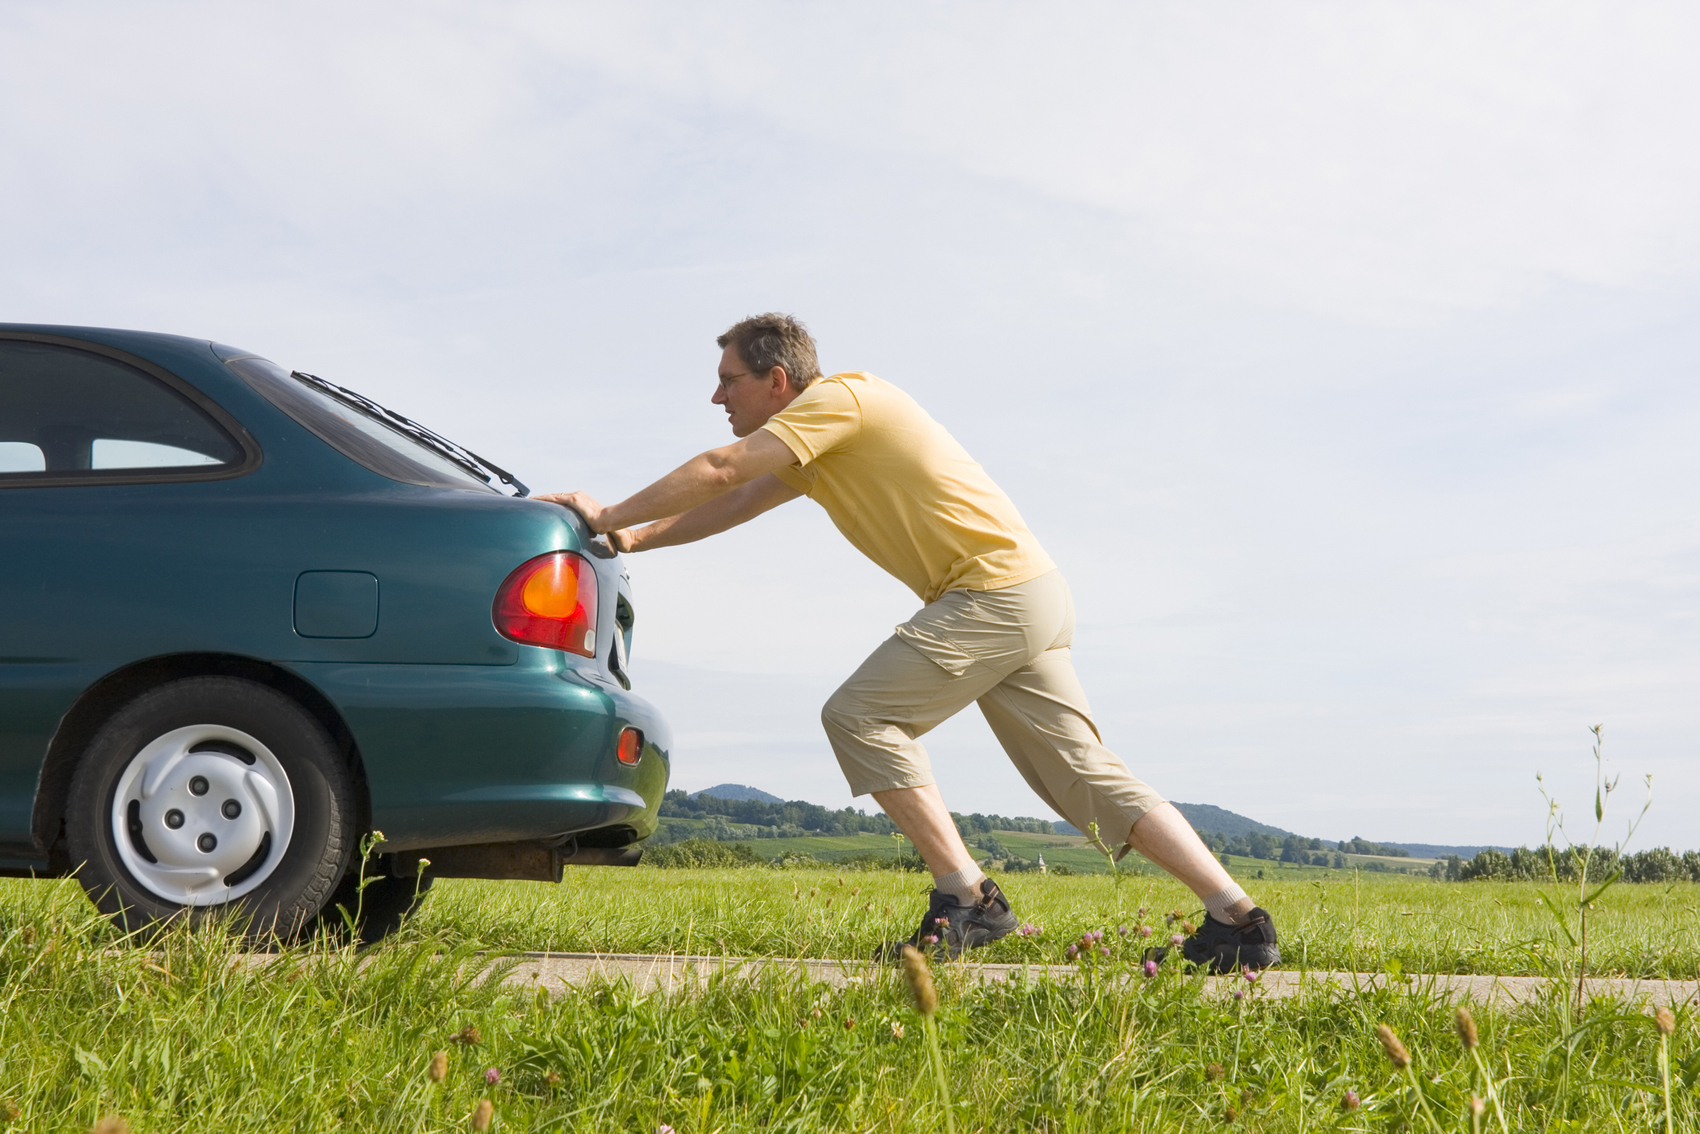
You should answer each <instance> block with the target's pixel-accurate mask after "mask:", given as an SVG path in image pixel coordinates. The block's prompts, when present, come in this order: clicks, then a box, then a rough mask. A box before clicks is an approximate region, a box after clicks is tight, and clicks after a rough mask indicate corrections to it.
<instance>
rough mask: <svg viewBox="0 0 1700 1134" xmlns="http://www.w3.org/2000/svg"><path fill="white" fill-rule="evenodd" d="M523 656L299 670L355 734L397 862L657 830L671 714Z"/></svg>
mask: <svg viewBox="0 0 1700 1134" xmlns="http://www.w3.org/2000/svg"><path fill="white" fill-rule="evenodd" d="M521 653H522V658H521V661H520V662H519V664H517V665H512V666H475V665H470V666H461V665H386V664H359V665H350V664H344V663H305V664H296V665H294V666H292V668H293V669H295V670H296V671H297V672H299V673H300V674H301V676H302V677H303V678H305V679H306V680H308V681H310V682H312V683H313V684H314V685H315V686H317V687H318V688H319V689H320V690H321V691H322V692H323V693H324V694H325V695H326V696H327V697H328V698H329V699H330V700H331V702H332V703H333V704H335V705H336V706H337V708H338V709H339V710H340V711H341V713H342V715H343V719H344V720H345V721H346V722H347V723H348V727H349V730H350V731H351V732H352V733H353V738H354V743H355V745H356V747H357V749H358V753H359V757H360V760H361V763H362V765H363V767H364V770H365V776H366V785H367V790H368V792H369V795H370V804H371V815H372V826H373V829H375V830H378V831H382V832H383V834H384V845H383V850H384V851H385V852H386V853H391V854H395V853H400V852H405V851H408V850H415V849H423V848H429V847H448V846H461V845H467V844H475V843H516V842H537V841H544V842H546V841H549V840H555V839H565V838H567V837H569V836H571V835H573V834H576V833H578V832H583V831H589V830H593V829H595V828H598V827H608V826H611V825H615V824H623V825H626V826H630V827H631V828H632V830H633V833H634V835H635V837H637V838H643V837H646V836H648V835H649V834H651V833H652V832H653V831H654V830H655V826H656V809H657V808H658V807H659V806H660V804H661V796H662V794H663V793H664V792H665V791H666V790H667V779H668V774H669V753H670V751H671V748H672V735H671V733H670V731H669V730H668V728H667V724H666V722H665V721H664V720H663V719H662V718H661V715H660V713H659V712H657V711H656V710H655V708H654V706H652V705H650V704H649V703H648V702H647V701H645V700H643V698H641V697H636V696H634V695H632V694H631V693H629V692H627V691H625V690H624V689H621V688H620V687H619V686H617V685H614V684H612V683H611V682H609V681H608V680H607V678H606V677H604V676H603V675H601V674H600V673H597V672H595V671H589V672H585V671H580V670H579V669H577V668H575V667H574V666H573V665H571V664H569V663H567V662H566V661H564V660H563V657H562V655H560V654H558V653H555V652H554V651H551V650H541V649H534V648H531V647H523V648H522V649H521ZM627 726H631V727H634V728H638V729H641V730H642V731H643V734H644V745H643V753H642V755H641V757H640V758H639V760H638V763H637V765H636V766H628V765H625V764H622V763H620V761H619V759H618V757H617V755H616V747H617V745H618V742H619V736H620V731H621V730H622V729H623V728H625V727H627Z"/></svg>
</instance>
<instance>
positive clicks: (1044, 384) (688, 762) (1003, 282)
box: [0, 0, 1700, 848]
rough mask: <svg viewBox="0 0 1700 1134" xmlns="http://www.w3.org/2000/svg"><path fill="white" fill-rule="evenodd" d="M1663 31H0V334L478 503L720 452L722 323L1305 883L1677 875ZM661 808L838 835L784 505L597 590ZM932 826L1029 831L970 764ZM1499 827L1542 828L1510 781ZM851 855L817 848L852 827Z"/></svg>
mask: <svg viewBox="0 0 1700 1134" xmlns="http://www.w3.org/2000/svg"><path fill="white" fill-rule="evenodd" d="M1697 47H1700V13H1697V12H1696V10H1695V9H1693V8H1692V6H1688V5H1683V4H1671V5H1658V4H1638V3H1599V4H1589V3H1565V2H1541V3H1519V4H1503V3H1491V2H1469V3H1463V2H1457V3H1446V2H1434V3H1421V4H1403V3H1375V2H1370V3H1362V4H1354V5H1349V6H1347V5H1339V4H1333V3H1296V2H1295V3H1255V4H1252V3H1220V4H1214V5H1197V4H1190V3H1178V2H1176V3H1135V4H1127V3H1115V4H1084V3H1083V4H1050V5H1034V4H1016V3H998V2H982V3H973V4H968V3H905V4H893V3H862V4H857V5H843V4H824V3H797V2H792V3H765V4H764V3H740V2H733V3H726V4H717V5H689V4H655V3H642V2H631V3H621V4H574V3H559V2H551V3H522V2H501V0H484V2H481V3H478V4H470V3H467V4H450V3H416V4H408V5H400V4H370V3H357V2H356V3H350V2H347V0H343V2H339V3H335V4H315V3H291V4H288V5H267V4H250V3H230V2H228V0H221V2H218V3H172V2H168V0H159V2H154V3H149V4H145V5H140V4H132V3H97V2H88V3H73V4H65V3H45V2H36V0H10V2H9V3H7V4H5V5H4V6H0V155H3V156H0V215H4V216H5V217H6V218H7V224H6V240H5V243H4V246H3V250H0V319H3V320H8V321H29V322H47V323H64V324H79V325H100V326H121V327H133V328H140V329H146V330H157V331H168V332H175V333H180V334H187V335H194V336H200V337H206V338H212V339H217V340H220V341H223V342H227V343H231V344H235V345H239V346H241V347H244V348H246V349H250V350H254V351H257V352H260V353H262V354H264V355H266V356H268V357H270V358H272V359H274V360H276V361H278V362H280V363H283V364H285V365H287V366H290V367H294V368H300V369H304V370H309V371H312V372H314V373H318V374H321V375H324V376H325V377H327V378H330V379H331V380H333V381H336V382H339V383H342V384H344V385H347V386H350V387H352V388H354V389H357V390H359V391H361V392H362V393H365V394H368V395H370V396H372V397H375V398H377V399H378V400H380V401H382V402H385V403H386V404H389V405H391V406H393V407H394V408H396V409H398V410H400V411H401V412H403V413H406V414H407V415H409V416H411V417H414V418H416V419H418V420H421V421H423V422H425V423H426V424H428V425H432V426H434V427H436V428H438V429H439V430H441V431H442V432H444V433H447V434H449V435H450V436H452V437H454V438H455V439H456V440H458V441H460V442H461V443H463V444H465V445H467V446H468V447H470V448H472V449H474V450H476V451H478V452H481V453H484V454H486V455H488V456H490V457H491V458H492V459H494V460H496V461H497V462H498V463H500V464H502V465H504V466H506V467H508V468H511V469H513V470H514V471H516V472H517V473H518V474H519V475H520V476H521V478H522V479H524V480H525V481H527V482H528V483H530V484H531V485H532V486H534V488H536V489H537V490H540V491H541V490H550V491H566V490H572V489H582V490H585V491H589V492H591V493H592V494H593V495H595V496H597V497H598V498H599V499H602V500H603V501H605V502H612V501H614V500H617V499H620V498H622V497H624V496H625V495H627V494H629V493H630V492H632V491H635V490H636V489H638V488H640V487H642V486H643V485H644V484H646V483H648V482H649V481H651V480H653V479H655V478H656V477H658V476H660V475H661V474H663V473H665V472H667V471H668V470H669V469H671V468H673V467H674V466H676V465H677V464H679V463H681V462H682V461H683V460H685V459H686V458H688V457H690V456H691V455H693V454H694V453H697V452H699V451H701V450H704V449H707V448H711V447H713V446H716V445H720V444H724V443H726V442H727V441H728V440H730V436H729V434H728V432H727V430H726V425H725V421H724V418H723V415H722V414H721V412H720V411H719V410H718V409H717V408H716V407H713V406H711V405H710V404H709V396H710V394H711V392H712V389H713V384H714V374H715V366H716V363H717V361H718V349H717V348H716V347H715V345H714V337H715V335H717V334H718V333H719V332H720V331H722V330H723V329H724V328H725V327H726V326H728V325H729V324H731V323H732V322H734V321H736V320H737V319H739V318H741V317H743V316H745V315H748V314H752V313H755V312H759V311H767V310H780V311H787V312H792V313H795V314H796V315H798V316H800V317H801V318H802V319H804V320H805V321H806V322H807V324H808V325H809V326H810V328H811V329H812V330H813V332H814V333H815V336H816V338H817V339H818V341H819V344H820V353H821V359H822V363H823V365H824V366H825V367H826V368H827V370H828V371H829V372H830V371H833V370H850V369H858V370H868V371H871V372H873V373H876V374H878V375H880V376H881V377H883V378H886V379H888V380H890V381H893V382H895V383H897V384H898V385H900V386H902V387H904V388H905V389H907V390H908V391H909V392H911V393H912V394H914V395H915V396H916V397H917V399H919V400H920V402H921V403H922V404H923V405H924V406H926V407H927V408H928V409H929V410H930V411H931V413H932V414H933V416H934V417H936V418H937V419H938V420H939V421H941V422H942V423H943V424H944V425H945V426H946V427H947V428H948V429H950V430H951V431H952V432H953V433H954V434H955V435H956V436H957V438H958V439H960V440H961V441H962V442H963V443H964V444H965V445H966V446H967V448H968V450H969V451H970V452H971V453H972V454H974V455H975V457H976V459H978V460H979V461H980V462H981V463H982V464H983V465H984V466H985V467H986V468H987V470H988V471H989V472H990V473H991V474H992V476H993V477H994V478H995V479H996V480H997V481H998V483H999V484H1000V485H1002V486H1003V487H1004V489H1005V490H1006V491H1007V492H1008V493H1009V494H1010V496H1011V497H1012V498H1013V499H1014V500H1015V502H1016V504H1017V506H1018V507H1019V508H1020V509H1021V511H1022V514H1023V515H1024V517H1025V518H1026V520H1027V522H1028V525H1029V526H1030V527H1031V528H1032V530H1033V531H1034V533H1035V534H1036V535H1037V536H1038V538H1039V539H1040V540H1041V541H1042V542H1043V544H1044V546H1045V547H1046V549H1047V550H1048V551H1049V552H1050V554H1051V556H1052V557H1053V558H1054V559H1055V560H1057V561H1058V563H1059V564H1060V565H1061V566H1062V568H1063V570H1064V572H1065V574H1066V575H1067V577H1068V579H1069V580H1070V583H1071V586H1072V587H1073V590H1074V594H1075V600H1076V605H1077V609H1078V613H1079V630H1078V633H1077V637H1076V645H1075V651H1074V653H1075V661H1076V665H1077V667H1078V669H1079V670H1080V673H1081V675H1082V679H1083V681H1084V682H1085V685H1086V689H1087V692H1088V694H1089V696H1090V697H1091V699H1092V702H1093V706H1094V710H1095V712H1096V714H1097V717H1098V723H1099V726H1100V728H1101V731H1102V732H1103V734H1104V737H1105V739H1106V741H1107V742H1108V743H1109V744H1110V746H1111V747H1112V748H1114V749H1115V750H1116V751H1117V752H1119V753H1120V754H1121V755H1122V756H1123V757H1124V758H1125V759H1126V760H1127V762H1128V763H1129V765H1130V766H1131V767H1132V768H1133V769H1134V771H1135V773H1136V774H1138V775H1140V776H1141V777H1142V778H1144V779H1146V780H1147V781H1149V782H1150V783H1152V784H1153V785H1154V786H1155V787H1156V788H1157V789H1158V790H1159V791H1161V792H1163V793H1164V794H1165V795H1167V796H1168V797H1169V798H1172V799H1177V800H1182V801H1186V802H1194V803H1210V804H1215V805H1217V806H1221V807H1226V808H1229V809H1231V810H1234V811H1238V812H1240V813H1242V814H1246V815H1250V816H1252V817H1254V818H1256V819H1258V820H1260V821H1263V822H1266V823H1272V824H1275V825H1277V826H1280V827H1284V828H1287V829H1290V830H1295V831H1299V832H1301V833H1303V834H1306V835H1312V836H1319V837H1323V838H1329V839H1342V838H1349V837H1351V836H1353V835H1362V836H1364V837H1366V838H1371V839H1381V840H1401V841H1412V842H1438V843H1488V842H1492V843H1512V844H1515V843H1519V842H1531V843H1532V842H1537V841H1539V840H1540V839H1542V838H1543V837H1544V835H1545V830H1546V822H1547V814H1548V812H1547V805H1546V803H1545V801H1544V800H1543V797H1542V794H1541V790H1540V789H1541V787H1542V784H1543V783H1544V785H1545V787H1546V789H1547V790H1548V791H1549V792H1550V793H1551V794H1552V795H1553V796H1555V797H1556V798H1557V799H1558V800H1559V802H1560V803H1561V805H1562V806H1563V809H1564V813H1565V815H1566V817H1567V829H1568V830H1569V831H1570V833H1571V834H1572V836H1574V837H1576V838H1578V839H1581V838H1585V837H1588V836H1589V835H1591V833H1592V821H1591V812H1592V801H1593V792H1594V772H1595V765H1594V761H1593V758H1592V756H1591V745H1592V740H1593V738H1592V736H1591V734H1590V732H1589V727H1590V726H1592V725H1596V724H1604V726H1605V737H1606V742H1605V756H1606V769H1607V773H1608V775H1610V776H1616V777H1620V787H1619V790H1618V792H1617V793H1616V794H1614V795H1613V796H1612V797H1611V810H1610V811H1609V812H1608V816H1607V825H1606V828H1605V832H1604V836H1605V838H1606V840H1607V841H1608V842H1609V841H1615V840H1616V839H1619V838H1621V837H1622V836H1623V833H1624V829H1625V824H1626V821H1627V820H1629V819H1631V818H1633V816H1634V815H1635V814H1636V813H1637V812H1638V811H1639V810H1640V808H1641V806H1642V803H1643V802H1644V801H1645V798H1646V788H1645V786H1644V783H1643V780H1644V777H1646V776H1647V775H1651V776H1652V777H1653V781H1652V807H1651V810H1650V811H1649V812H1648V814H1647V818H1646V820H1645V822H1644V824H1643V826H1642V827H1641V829H1640V831H1639V833H1638V834H1637V836H1636V838H1635V841H1634V843H1633V844H1632V846H1634V847H1642V846H1650V845H1660V844H1671V845H1675V846H1677V847H1678V848H1684V847H1695V846H1700V835H1696V833H1695V832H1696V831H1697V830H1700V826H1697V825H1696V824H1695V822H1694V821H1693V819H1692V818H1691V816H1692V813H1693V812H1694V810H1695V808H1696V806H1697V805H1700V760H1697V759H1696V757H1697V756H1700V514H1697V509H1696V507H1695V504H1696V495H1697V490H1700V444H1696V442H1695V438H1696V437H1697V436H1700V382H1697V381H1696V379H1697V377H1700V374H1697V369H1700V367H1697V364H1700V325H1697V323H1696V319H1695V314H1696V301H1697V300H1700V207H1696V202H1697V201H1700V146H1696V145H1695V144H1694V141H1695V139H1696V138H1697V137H1700V69H1696V68H1695V67H1694V66H1693V65H1692V60H1693V58H1694V56H1695V51H1696V48H1697ZM630 571H631V574H632V578H633V583H634V588H635V592H636V600H637V601H636V606H637V616H638V625H637V632H636V641H635V650H634V658H633V667H634V678H635V681H636V686H635V688H636V691H638V692H641V693H643V694H644V695H645V696H646V697H648V698H649V699H651V700H652V701H654V702H655V703H656V704H657V705H658V706H659V707H660V708H661V709H662V710H663V712H664V713H665V714H666V716H667V717H668V718H669V720H670V721H671V722H672V725H673V727H674V730H675V733H676V745H675V751H674V762H673V783H674V785H675V786H678V787H684V788H687V789H696V788H701V787H706V786H709V785H712V784H717V783H722V782H728V781H730V782H737V783H748V784H753V785H756V786H758V787H761V788H763V789H765V790H767V791H770V792H774V793H777V794H779V795H782V796H785V797H787V798H801V799H808V800H812V801H815V802H818V803H823V804H828V805H831V806H844V805H847V804H849V803H851V802H852V801H851V799H850V797H849V794H848V790H847V789H846V787H845V785H844V782H843V779H842V777H841V775H840V773H839V771H838V769H837V766H836V763H835V762H834V761H833V759H832V756H831V752H830V749H829V748H828V747H827V744H826V742H825V739H824V736H823V735H822V733H821V731H820V726H819V723H818V713H819V706H820V705H821V703H822V702H824V700H825V699H826V697H827V696H828V695H829V694H830V693H831V691H832V690H833V689H834V688H835V687H836V685H837V683H838V682H839V681H841V680H842V679H843V678H844V677H845V676H846V675H848V674H849V672H850V671H851V670H852V669H854V668H855V666H856V665H857V664H858V663H859V661H860V660H861V658H862V657H863V656H865V655H866V654H867V653H868V652H869V651H871V650H872V649H873V648H874V646H875V645H877V644H878V643H879V642H880V641H881V640H882V639H883V638H884V637H885V636H887V635H889V634H890V632H891V628H892V627H893V626H894V625H896V624H897V623H898V622H901V621H903V620H904V619H906V618H907V617H909V615H910V614H911V613H913V611H914V609H915V607H916V606H917V605H918V603H917V600H916V599H915V598H914V596H913V595H911V594H910V593H909V592H908V591H906V590H905V589H904V588H903V587H902V586H901V585H899V584H898V583H896V582H895V581H894V580H892V579H890V578H888V577H886V576H884V575H883V574H881V573H880V571H879V570H878V569H877V568H875V567H874V566H873V565H872V564H871V563H869V562H867V561H865V560H863V559H862V558H861V557H860V556H859V555H857V554H856V553H855V552H854V551H853V550H852V549H851V548H850V547H849V546H848V545H847V544H846V543H845V542H844V541H843V540H842V538H841V537H840V536H838V535H837V533H836V532H835V531H834V530H833V528H832V527H831V525H830V523H829V522H828V521H827V520H826V518H825V516H824V514H823V513H821V511H820V510H819V509H818V508H817V507H816V506H815V505H813V504H812V503H810V502H809V501H807V500H799V501H797V502H795V503H793V504H790V505H787V506H786V507H784V508H780V509H778V510H776V511H775V512H773V513H770V514H769V515H767V516H764V517H762V518H760V519H759V520H757V521H755V522H753V523H751V524H750V525H747V526H746V527H744V528H742V529H739V530H737V531H735V532H732V533H728V534H726V535H724V536H722V537H719V538H718V539H715V540H711V541H708V542H705V543H702V544H698V545H693V546H691V547H687V548H677V549H663V550H659V551H654V552H650V553H647V554H640V555H636V556H633V557H631V561H630ZM928 745H929V748H930V750H931V752H932V757H933V763H934V767H935V771H936V773H937V776H938V779H939V782H940V786H941V789H942V790H943V791H944V794H945V798H946V800H947V801H948V802H949V803H950V805H951V806H952V807H953V808H954V809H956V810H959V811H965V812H967V811H984V812H997V813H1001V814H1006V815H1031V814H1043V813H1044V810H1043V805H1042V804H1040V803H1039V801H1038V800H1037V799H1036V798H1035V797H1033V796H1032V795H1031V794H1030V793H1029V792H1028V790H1027V789H1026V787H1025V785H1024V784H1023V783H1022V782H1021V780H1020V778H1019V777H1018V776H1017V774H1016V773H1015V772H1014V770H1013V768H1011V767H1010V765H1009V764H1008V762H1007V760H1006V759H1005V758H1004V757H1003V755H1002V754H1001V752H1000V751H999V750H998V748H997V746H996V743H995V741H994V740H993V738H992V737H991V734H990V732H989V731H988V730H987V728H986V726H985V725H984V723H983V722H982V721H981V720H980V719H979V718H978V716H977V714H976V713H975V712H974V710H972V709H971V710H969V711H968V712H966V713H964V714H962V715H961V716H959V717H958V718H957V719H955V720H953V721H951V722H949V723H948V724H946V725H945V726H943V727H941V728H940V729H938V730H937V731H935V732H934V733H933V734H932V735H931V736H929V738H928ZM1537 774H1539V775H1540V776H1542V777H1543V780H1542V781H1541V782H1537V779H1536V777H1537ZM855 803H856V804H857V805H859V806H863V807H871V801H870V800H868V799H866V798H863V799H860V800H856V801H855Z"/></svg>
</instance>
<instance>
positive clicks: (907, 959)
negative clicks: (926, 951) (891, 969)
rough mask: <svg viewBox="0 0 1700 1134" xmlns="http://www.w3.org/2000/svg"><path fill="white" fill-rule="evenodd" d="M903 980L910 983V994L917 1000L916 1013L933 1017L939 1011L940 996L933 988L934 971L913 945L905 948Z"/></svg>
mask: <svg viewBox="0 0 1700 1134" xmlns="http://www.w3.org/2000/svg"><path fill="white" fill-rule="evenodd" d="M903 979H904V980H906V981H908V982H909V994H910V995H911V996H913V997H914V998H915V1011H917V1012H919V1013H921V1015H923V1016H931V1015H932V1014H933V1013H934V1012H936V1011H938V1007H939V994H938V992H937V991H936V990H935V989H934V988H933V971H932V970H931V969H929V968H928V967H927V959H926V958H925V957H923V956H922V955H921V951H920V950H919V949H917V948H915V947H914V946H913V945H905V946H904V947H903Z"/></svg>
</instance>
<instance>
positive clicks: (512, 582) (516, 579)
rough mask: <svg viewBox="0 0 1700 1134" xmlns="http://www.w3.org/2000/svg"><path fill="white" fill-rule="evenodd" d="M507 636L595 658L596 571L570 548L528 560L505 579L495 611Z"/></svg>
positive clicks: (497, 598)
mask: <svg viewBox="0 0 1700 1134" xmlns="http://www.w3.org/2000/svg"><path fill="white" fill-rule="evenodd" d="M490 617H491V620H492V621H494V622H495V624H496V629H497V630H499V631H500V632H501V633H502V634H503V635H504V636H505V637H508V638H512V639H513V640H514V641H516V642H524V643H526V644H527V645H531V646H547V647H549V648H550V649H554V650H570V651H571V652H573V653H575V654H583V655H584V656H585V657H587V658H593V657H595V656H596V570H595V568H593V567H591V565H590V561H589V560H587V559H585V558H584V557H583V556H582V555H578V554H575V553H574V552H571V551H550V552H547V553H545V554H543V555H539V556H537V558H535V559H528V560H526V561H525V562H524V563H522V564H520V565H519V567H517V568H515V570H514V572H513V574H511V575H509V576H508V577H507V578H506V579H505V580H503V582H502V585H501V587H500V588H499V589H498V590H497V591H496V602H495V605H494V607H493V608H492V609H491V612H490Z"/></svg>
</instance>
